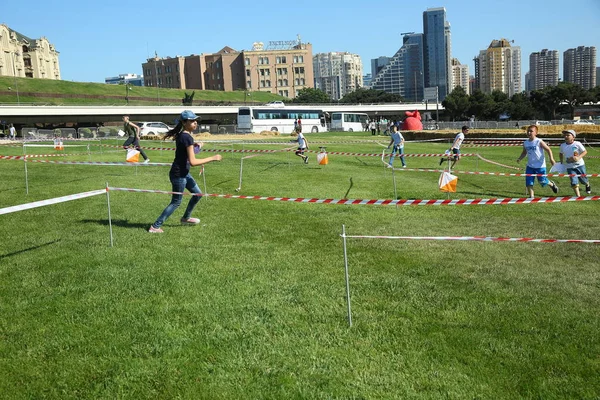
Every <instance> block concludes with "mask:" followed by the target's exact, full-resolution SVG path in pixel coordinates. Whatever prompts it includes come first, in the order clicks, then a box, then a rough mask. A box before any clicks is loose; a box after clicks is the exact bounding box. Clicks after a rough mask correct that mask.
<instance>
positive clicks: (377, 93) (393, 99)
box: [340, 88, 404, 104]
mask: <svg viewBox="0 0 600 400" xmlns="http://www.w3.org/2000/svg"><path fill="white" fill-rule="evenodd" d="M403 100H404V99H403V98H402V96H399V95H397V94H392V93H388V92H384V91H383V90H375V89H363V88H361V89H357V90H355V91H354V92H352V93H348V94H347V95H345V96H344V97H343V98H342V99H340V103H344V104H359V103H399V102H402V101H403Z"/></svg>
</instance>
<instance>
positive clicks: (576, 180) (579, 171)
mask: <svg viewBox="0 0 600 400" xmlns="http://www.w3.org/2000/svg"><path fill="white" fill-rule="evenodd" d="M567 174H569V175H573V174H575V175H585V174H587V172H586V169H585V164H584V165H580V166H578V167H575V168H567ZM569 178H571V186H576V185H577V184H578V183H579V182H581V183H583V184H584V185H585V186H587V185H589V184H590V181H589V180H588V178H587V176H570V177H569Z"/></svg>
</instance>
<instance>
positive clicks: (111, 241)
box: [106, 182, 113, 247]
mask: <svg viewBox="0 0 600 400" xmlns="http://www.w3.org/2000/svg"><path fill="white" fill-rule="evenodd" d="M106 204H107V205H108V231H109V232H110V247H113V231H112V219H111V216H110V194H109V191H108V182H106Z"/></svg>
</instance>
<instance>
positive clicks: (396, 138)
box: [387, 126, 406, 168]
mask: <svg viewBox="0 0 600 400" xmlns="http://www.w3.org/2000/svg"><path fill="white" fill-rule="evenodd" d="M391 135H392V138H391V140H390V144H388V147H387V148H388V149H389V148H390V146H392V145H394V147H393V148H392V153H391V154H390V162H389V163H388V167H389V168H392V167H393V166H394V156H395V155H398V156H400V161H401V162H402V168H406V162H405V161H404V136H402V134H401V133H400V132H398V128H397V127H396V126H392V129H391Z"/></svg>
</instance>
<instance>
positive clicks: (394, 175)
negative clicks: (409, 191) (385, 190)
mask: <svg viewBox="0 0 600 400" xmlns="http://www.w3.org/2000/svg"><path fill="white" fill-rule="evenodd" d="M392 178H393V180H394V200H398V193H397V192H396V172H395V171H394V168H392Z"/></svg>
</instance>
